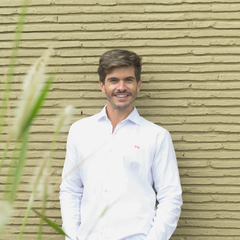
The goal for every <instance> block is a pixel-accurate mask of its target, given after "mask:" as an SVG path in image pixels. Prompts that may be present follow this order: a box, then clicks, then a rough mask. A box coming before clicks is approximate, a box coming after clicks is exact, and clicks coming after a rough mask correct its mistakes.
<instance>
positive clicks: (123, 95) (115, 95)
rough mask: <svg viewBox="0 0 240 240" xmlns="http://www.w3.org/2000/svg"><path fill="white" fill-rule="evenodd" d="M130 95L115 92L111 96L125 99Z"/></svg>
mask: <svg viewBox="0 0 240 240" xmlns="http://www.w3.org/2000/svg"><path fill="white" fill-rule="evenodd" d="M131 95H132V94H131V93H129V92H115V93H113V94H112V96H114V97H117V98H118V99H126V98H127V97H129V96H131Z"/></svg>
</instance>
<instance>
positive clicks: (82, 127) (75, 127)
mask: <svg viewBox="0 0 240 240" xmlns="http://www.w3.org/2000/svg"><path fill="white" fill-rule="evenodd" d="M99 114H100V113H97V114H95V115H93V116H90V117H86V118H83V119H80V120H78V121H76V122H74V123H73V124H72V125H71V127H70V130H69V133H71V132H72V133H77V132H79V131H81V132H85V131H89V129H90V128H93V127H94V126H96V123H97V121H98V119H99V118H98V116H99Z"/></svg>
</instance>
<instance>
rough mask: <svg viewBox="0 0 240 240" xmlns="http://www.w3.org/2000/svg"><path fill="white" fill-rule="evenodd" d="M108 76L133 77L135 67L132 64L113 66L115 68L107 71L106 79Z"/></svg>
mask: <svg viewBox="0 0 240 240" xmlns="http://www.w3.org/2000/svg"><path fill="white" fill-rule="evenodd" d="M110 77H117V78H120V77H122V78H125V77H134V78H135V69H134V67H133V66H126V67H115V68H112V69H111V70H110V71H109V72H108V73H107V75H106V79H107V78H110Z"/></svg>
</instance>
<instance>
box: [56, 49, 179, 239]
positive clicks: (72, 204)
mask: <svg viewBox="0 0 240 240" xmlns="http://www.w3.org/2000/svg"><path fill="white" fill-rule="evenodd" d="M98 74H99V78H100V87H101V90H102V92H103V93H105V94H106V97H107V104H106V106H105V107H104V108H103V110H102V111H101V112H100V113H98V114H96V115H94V116H92V117H89V118H85V119H82V120H80V121H77V122H75V123H74V124H73V125H72V126H71V128H70V131H69V135H68V141H67V153H66V160H65V164H64V169H63V181H62V184H61V191H60V201H61V211H62V219H63V229H64V230H65V232H66V233H67V234H68V236H70V237H71V238H72V239H74V240H76V239H79V240H85V239H87V238H88V240H107V239H108V240H120V239H124V240H143V239H145V240H166V239H169V238H170V237H171V235H172V233H173V231H174V230H175V228H176V226H177V222H178V219H179V216H180V212H181V205H182V198H181V194H182V191H181V185H180V180H179V173H178V167H177V161H176V157H175V152H174V148H173V145H172V140H171V137H170V134H169V133H168V131H167V130H165V129H163V128H162V127H159V126H157V125H155V124H153V123H151V122H149V121H147V120H145V119H144V118H142V117H141V116H139V114H138V112H137V110H136V108H135V107H134V106H133V102H134V100H135V98H136V96H137V92H139V90H140V88H141V84H142V80H141V77H140V75H141V59H140V57H139V56H138V55H137V54H135V53H133V52H129V51H125V50H111V51H108V52H106V53H105V54H103V55H102V57H101V58H100V61H99V68H98ZM153 186H154V187H155V189H156V192H157V195H156V194H155V191H154V189H153ZM156 199H157V201H158V205H157V209H156V208H155V205H156ZM66 239H67V238H66Z"/></svg>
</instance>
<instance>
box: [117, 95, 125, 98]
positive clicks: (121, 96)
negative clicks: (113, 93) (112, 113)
mask: <svg viewBox="0 0 240 240" xmlns="http://www.w3.org/2000/svg"><path fill="white" fill-rule="evenodd" d="M117 96H118V97H120V98H124V97H126V96H127V95H117Z"/></svg>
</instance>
